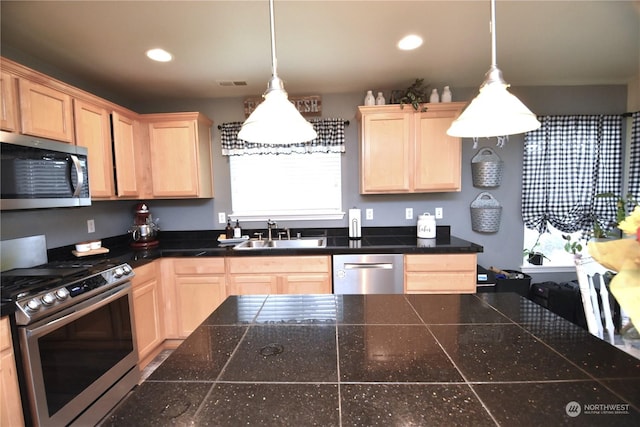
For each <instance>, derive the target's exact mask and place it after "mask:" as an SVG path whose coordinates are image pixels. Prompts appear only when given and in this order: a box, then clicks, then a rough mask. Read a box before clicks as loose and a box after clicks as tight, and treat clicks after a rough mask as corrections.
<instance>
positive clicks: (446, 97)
mask: <svg viewBox="0 0 640 427" xmlns="http://www.w3.org/2000/svg"><path fill="white" fill-rule="evenodd" d="M442 102H451V89H449V86H445V87H444V89H443V90H442Z"/></svg>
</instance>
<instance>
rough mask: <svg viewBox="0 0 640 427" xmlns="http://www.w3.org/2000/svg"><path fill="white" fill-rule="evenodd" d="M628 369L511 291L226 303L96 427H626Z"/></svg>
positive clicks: (631, 389) (633, 413)
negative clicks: (179, 426)
mask: <svg viewBox="0 0 640 427" xmlns="http://www.w3.org/2000/svg"><path fill="white" fill-rule="evenodd" d="M639 408H640V360H638V359H635V358H633V357H631V356H629V355H627V354H626V353H624V352H623V351H621V350H619V349H617V348H615V347H613V346H611V345H610V344H607V343H606V342H604V341H601V340H598V339H597V338H595V337H593V336H591V335H590V334H589V333H588V332H586V331H584V330H583V329H581V328H579V327H577V326H575V325H573V324H571V323H569V322H567V321H565V320H564V319H562V318H560V317H558V316H556V315H555V314H553V313H551V312H549V311H547V310H546V309H544V308H542V307H540V306H538V305H536V304H534V303H532V302H530V301H528V300H527V299H524V298H522V297H520V296H518V295H516V294H510V293H506V294H477V295H366V296H364V295H281V296H241V297H229V298H228V299H227V300H226V301H225V302H224V303H223V304H222V305H221V306H220V307H219V308H218V309H217V310H216V311H215V312H213V313H212V314H211V316H210V317H209V318H208V319H207V320H205V321H204V323H203V324H202V325H201V326H200V327H198V328H197V329H196V330H195V331H194V332H193V334H192V335H191V336H190V337H189V338H188V339H187V340H186V341H185V342H184V343H183V344H182V345H181V346H180V347H179V348H178V349H177V350H175V351H174V352H173V353H172V354H171V356H169V358H168V359H167V360H166V361H165V362H163V363H162V364H161V365H160V366H159V367H158V369H157V370H156V371H155V372H154V373H153V374H152V375H151V376H150V377H149V378H148V379H147V380H146V381H145V382H143V383H142V384H141V385H140V386H138V387H137V388H136V389H134V390H133V392H132V393H131V394H130V395H129V396H128V397H127V398H126V399H125V400H123V401H122V402H121V403H120V404H119V405H118V406H117V407H116V408H115V409H114V411H112V413H111V414H109V415H108V416H107V417H106V418H105V419H104V420H103V422H102V425H104V426H124V425H127V426H128V425H132V426H133V425H135V426H165V425H195V426H209V425H211V426H228V425H231V426H232V425H260V426H267V425H286V426H307V425H320V426H396V425H402V426H408V425H412V426H425V425H447V426H450V425H463V426H471V425H473V426H484V425H500V426H513V425H523V426H525V425H535V426H541V425H550V426H551V425H553V426H555V425H565V424H567V425H581V426H584V425H590V426H591V425H603V426H612V425H616V426H623V425H628V426H637V425H640V412H639Z"/></svg>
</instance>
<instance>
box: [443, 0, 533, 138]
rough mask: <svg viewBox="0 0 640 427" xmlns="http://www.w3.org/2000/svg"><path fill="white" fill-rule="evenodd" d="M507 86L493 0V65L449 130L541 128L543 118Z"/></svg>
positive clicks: (473, 134) (489, 132) (490, 132)
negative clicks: (498, 53) (500, 63)
mask: <svg viewBox="0 0 640 427" xmlns="http://www.w3.org/2000/svg"><path fill="white" fill-rule="evenodd" d="M508 87H509V85H508V84H507V83H506V82H505V81H504V79H503V78H502V71H500V70H499V69H498V66H497V65H496V4H495V0H491V68H489V71H487V74H486V75H485V80H484V83H482V86H480V93H479V94H478V96H476V97H475V98H474V99H473V101H471V103H470V104H469V105H468V106H467V108H466V109H465V110H464V111H463V112H462V114H460V116H459V117H458V118H457V119H456V120H455V121H454V122H453V123H452V124H451V127H450V128H449V129H448V130H447V134H448V135H450V136H455V137H459V138H474V139H476V138H479V137H487V138H488V137H493V136H495V137H499V138H501V137H504V136H507V135H513V134H518V133H524V132H529V131H531V130H534V129H538V128H539V127H540V122H539V121H538V119H537V118H536V115H535V114H533V113H532V112H531V111H530V110H529V109H528V108H527V107H526V106H525V105H524V104H523V103H522V102H521V101H520V100H519V99H518V98H516V97H515V96H514V95H512V94H511V93H509V91H508V90H507V88H508ZM502 140H504V138H502Z"/></svg>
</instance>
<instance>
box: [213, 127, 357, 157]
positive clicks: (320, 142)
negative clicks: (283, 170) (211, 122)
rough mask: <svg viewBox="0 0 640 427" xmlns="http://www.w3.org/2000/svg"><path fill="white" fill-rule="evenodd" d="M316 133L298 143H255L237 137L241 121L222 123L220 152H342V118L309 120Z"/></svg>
mask: <svg viewBox="0 0 640 427" xmlns="http://www.w3.org/2000/svg"><path fill="white" fill-rule="evenodd" d="M309 122H310V123H311V124H312V125H313V128H314V129H315V130H316V132H317V133H318V137H317V138H316V139H314V140H313V141H311V142H307V143H298V144H286V145H276V144H256V143H251V142H247V141H243V140H241V139H238V132H239V131H240V128H241V127H242V122H229V123H223V124H222V125H221V126H220V128H221V129H220V132H221V140H222V154H223V155H224V156H239V155H243V154H291V153H344V152H345V138H344V120H343V119H337V118H329V119H313V120H309Z"/></svg>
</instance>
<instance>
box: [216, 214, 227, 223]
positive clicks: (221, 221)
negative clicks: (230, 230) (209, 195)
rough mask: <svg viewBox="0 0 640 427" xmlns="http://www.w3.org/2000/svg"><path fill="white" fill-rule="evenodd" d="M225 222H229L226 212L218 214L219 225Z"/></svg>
mask: <svg viewBox="0 0 640 427" xmlns="http://www.w3.org/2000/svg"><path fill="white" fill-rule="evenodd" d="M225 222H227V219H226V218H225V214H224V212H218V224H224V223H225Z"/></svg>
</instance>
